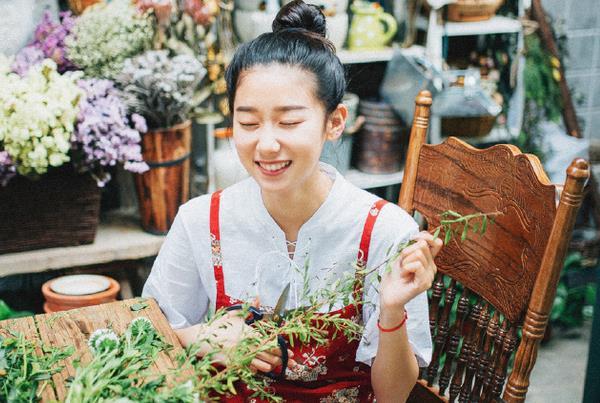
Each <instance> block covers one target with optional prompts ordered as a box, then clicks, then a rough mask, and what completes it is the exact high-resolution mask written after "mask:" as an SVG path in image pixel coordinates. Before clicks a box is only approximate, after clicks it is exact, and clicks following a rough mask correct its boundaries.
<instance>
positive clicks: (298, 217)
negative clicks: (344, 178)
mask: <svg viewBox="0 0 600 403" xmlns="http://www.w3.org/2000/svg"><path fill="white" fill-rule="evenodd" d="M332 185H333V182H332V181H331V179H330V178H329V177H328V176H327V175H326V174H325V173H324V172H322V171H321V170H320V169H317V171H316V173H315V175H314V176H313V177H311V178H308V179H307V180H306V182H305V185H304V186H303V187H301V188H297V189H295V190H294V191H293V192H288V193H281V192H278V193H262V199H263V203H264V204H265V207H266V209H267V211H268V212H269V214H270V215H271V217H273V219H274V220H275V222H276V223H277V225H279V227H280V228H281V229H282V230H283V232H284V233H285V237H286V239H287V240H289V241H295V240H296V239H297V236H298V231H299V230H300V227H302V225H303V224H304V223H305V222H307V221H308V220H309V219H310V217H312V216H313V214H314V213H315V212H316V211H317V210H318V209H319V207H321V205H322V204H323V203H324V202H325V199H327V195H329V191H330V190H331V187H332Z"/></svg>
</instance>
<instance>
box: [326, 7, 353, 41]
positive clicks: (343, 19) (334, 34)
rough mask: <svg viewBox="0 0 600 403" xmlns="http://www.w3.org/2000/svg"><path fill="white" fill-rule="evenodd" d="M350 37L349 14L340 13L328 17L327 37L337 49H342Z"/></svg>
mask: <svg viewBox="0 0 600 403" xmlns="http://www.w3.org/2000/svg"><path fill="white" fill-rule="evenodd" d="M347 36H348V14H347V13H340V14H336V15H334V16H331V17H327V37H328V38H329V40H330V41H331V42H332V43H333V44H334V46H335V48H336V49H338V50H339V49H342V48H343V47H344V43H346V37H347Z"/></svg>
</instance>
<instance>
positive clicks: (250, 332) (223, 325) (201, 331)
mask: <svg viewBox="0 0 600 403" xmlns="http://www.w3.org/2000/svg"><path fill="white" fill-rule="evenodd" d="M176 333H177V336H178V337H179V339H180V341H181V343H182V344H183V345H184V346H185V347H187V346H188V345H190V344H192V343H194V342H196V341H198V340H201V343H200V350H199V352H198V355H199V356H204V355H206V354H208V353H211V352H214V353H215V354H214V355H213V358H214V360H215V361H216V363H218V364H221V365H224V366H227V365H228V355H227V351H228V350H231V349H232V348H234V347H235V346H237V345H238V344H239V343H240V342H241V341H242V340H243V339H244V338H245V337H248V336H256V334H257V333H256V330H255V329H254V328H252V327H251V326H248V325H247V324H246V322H245V318H244V317H242V315H241V311H239V310H237V311H229V312H227V313H225V315H223V316H221V317H220V318H217V319H215V320H214V321H213V322H212V323H210V324H205V323H201V324H197V325H194V326H192V327H189V328H186V329H181V330H176ZM288 357H289V359H288V364H287V366H288V368H292V367H294V366H295V365H296V362H295V361H294V360H293V359H292V357H293V353H292V351H291V350H289V349H288ZM281 365H282V361H281V349H280V348H279V347H278V346H277V347H275V348H273V349H271V350H268V351H263V352H260V353H258V354H257V355H256V357H255V358H254V359H253V360H252V362H251V363H250V368H251V369H252V370H253V371H261V372H270V371H274V370H275V369H276V368H277V367H280V366H281Z"/></svg>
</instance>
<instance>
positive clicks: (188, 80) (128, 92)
mask: <svg viewBox="0 0 600 403" xmlns="http://www.w3.org/2000/svg"><path fill="white" fill-rule="evenodd" d="M205 74H206V69H205V68H204V67H203V66H202V65H201V64H200V62H199V61H198V60H197V59H196V58H194V57H193V56H190V55H178V56H174V57H169V55H168V52H167V51H165V50H158V51H148V52H146V53H144V54H142V55H140V56H137V57H136V58H133V59H128V60H126V61H125V65H124V67H123V71H122V72H121V74H120V75H119V76H118V77H117V83H118V84H119V85H120V86H121V88H122V93H121V94H122V97H123V99H124V100H125V103H126V104H127V105H128V106H129V108H130V110H132V111H134V112H136V113H139V114H140V115H142V116H143V117H144V118H146V120H147V122H148V125H149V126H150V128H152V129H157V128H164V127H171V126H174V125H176V124H179V123H182V122H184V121H185V120H187V119H188V118H189V115H190V111H191V109H192V108H193V107H194V106H195V100H194V94H195V92H196V90H197V88H198V87H199V84H200V82H201V80H202V79H203V78H204V76H205Z"/></svg>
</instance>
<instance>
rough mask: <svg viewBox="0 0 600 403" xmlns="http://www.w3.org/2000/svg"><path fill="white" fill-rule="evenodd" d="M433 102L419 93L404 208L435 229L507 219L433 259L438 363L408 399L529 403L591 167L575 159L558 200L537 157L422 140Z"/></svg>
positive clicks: (513, 149) (451, 140)
mask: <svg viewBox="0 0 600 403" xmlns="http://www.w3.org/2000/svg"><path fill="white" fill-rule="evenodd" d="M430 105H431V96H430V94H429V93H428V92H426V91H424V92H421V93H420V94H419V96H418V97H417V99H416V110H415V117H414V120H413V127H412V130H411V134H410V143H409V151H408V154H407V161H406V166H405V172H404V180H403V182H402V189H401V192H400V200H399V204H400V206H401V207H403V208H404V209H405V210H406V211H408V212H409V213H410V214H413V213H414V212H415V211H417V212H419V213H420V214H421V215H422V216H423V218H424V220H425V221H426V222H427V224H428V225H429V227H430V228H434V227H436V226H437V225H439V222H440V219H439V217H438V215H439V214H440V213H441V212H443V211H445V210H454V211H457V212H460V213H461V214H468V213H474V212H494V211H499V212H501V213H502V214H501V215H500V216H498V217H497V218H496V224H495V225H493V226H491V227H490V228H488V230H487V232H486V233H485V234H484V235H483V236H481V237H480V236H479V235H472V236H471V237H470V238H471V239H468V240H466V241H465V242H462V243H461V242H460V241H458V240H452V241H450V243H449V244H448V245H447V246H445V247H444V248H443V249H442V251H441V252H440V254H439V255H438V257H437V258H436V264H437V266H438V275H437V277H436V279H435V281H434V284H433V286H432V290H431V298H430V307H429V309H430V314H429V324H430V327H431V332H432V338H433V341H434V350H433V357H432V360H431V363H430V365H429V367H428V368H426V369H425V370H424V371H422V373H421V376H420V379H419V381H418V382H417V385H416V386H415V388H414V389H413V391H412V394H411V397H410V399H409V401H413V402H429V401H451V402H452V401H455V400H457V399H458V400H459V401H461V402H463V401H481V402H489V401H498V400H500V397H501V396H502V399H504V400H505V401H509V402H516V401H523V400H524V399H525V395H526V393H527V388H528V386H529V375H530V373H531V370H532V368H533V365H534V364H535V360H536V356H537V349H538V344H539V342H540V340H541V339H542V337H543V335H544V331H545V329H546V324H547V321H548V313H549V311H550V308H551V306H552V302H553V299H554V294H555V291H556V287H557V282H558V279H559V274H560V271H561V268H562V264H563V260H564V257H565V252H566V249H567V244H568V240H569V238H570V235H571V231H572V229H573V224H574V220H575V214H576V212H577V210H578V208H579V206H580V204H581V199H582V190H583V186H584V183H585V182H586V180H587V178H588V177H589V168H588V163H587V162H586V161H585V160H583V159H576V160H574V161H573V163H572V164H571V165H570V166H569V168H568V169H567V180H566V182H565V185H564V188H563V189H562V194H561V195H560V200H559V201H557V199H558V194H559V193H560V192H559V189H558V187H557V186H555V185H553V184H551V183H550V181H549V179H548V177H547V176H546V174H545V173H544V170H543V168H542V165H541V163H540V161H539V160H538V159H537V158H536V157H535V156H533V155H529V154H522V153H521V152H520V151H519V149H518V148H517V147H514V146H512V145H497V146H493V147H490V148H488V149H485V150H478V149H476V148H473V147H471V146H469V145H468V144H466V143H464V142H463V141H461V140H459V139H457V138H453V137H451V138H449V139H447V140H446V141H445V142H443V143H441V144H438V145H429V144H425V137H426V132H427V126H428V121H429V108H430ZM452 307H454V309H451V308H452ZM453 311H454V312H455V315H454V314H452V315H451V313H452V312H453ZM454 316H455V317H454ZM515 351H516V354H515ZM507 375H508V381H506V379H507ZM557 381H558V380H557Z"/></svg>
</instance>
